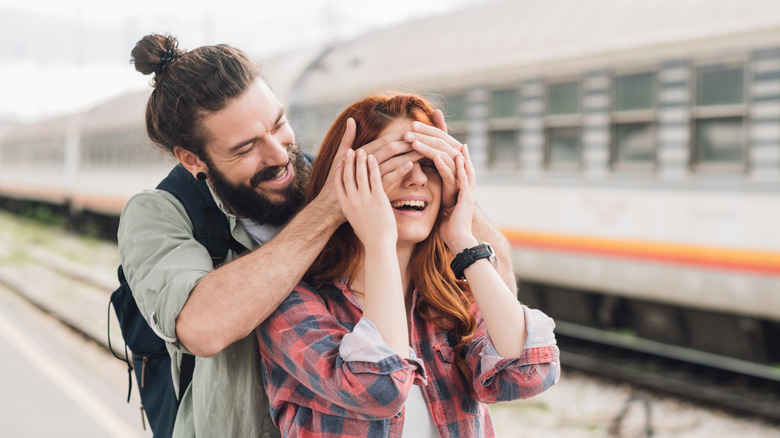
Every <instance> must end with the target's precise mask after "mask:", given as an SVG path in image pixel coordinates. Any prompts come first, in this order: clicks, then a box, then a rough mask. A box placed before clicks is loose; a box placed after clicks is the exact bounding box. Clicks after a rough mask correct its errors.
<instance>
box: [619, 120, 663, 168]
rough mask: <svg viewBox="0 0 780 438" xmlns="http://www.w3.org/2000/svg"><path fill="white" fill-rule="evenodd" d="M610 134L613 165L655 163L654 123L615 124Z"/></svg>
mask: <svg viewBox="0 0 780 438" xmlns="http://www.w3.org/2000/svg"><path fill="white" fill-rule="evenodd" d="M612 133H613V149H612V164H613V165H615V166H622V165H632V164H633V165H642V164H652V163H653V162H655V124H654V123H642V122H640V123H616V124H615V126H614V128H613V132H612Z"/></svg>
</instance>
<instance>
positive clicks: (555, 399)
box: [0, 212, 780, 438]
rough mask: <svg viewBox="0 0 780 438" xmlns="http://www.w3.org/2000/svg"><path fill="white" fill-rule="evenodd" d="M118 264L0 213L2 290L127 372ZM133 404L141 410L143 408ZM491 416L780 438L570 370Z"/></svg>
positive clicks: (5, 382) (604, 428) (519, 426)
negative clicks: (112, 305) (115, 293)
mask: <svg viewBox="0 0 780 438" xmlns="http://www.w3.org/2000/svg"><path fill="white" fill-rule="evenodd" d="M118 262H119V260H118V253H117V249H116V245H115V244H112V243H109V242H105V241H99V240H92V239H87V238H83V237H81V236H75V235H71V234H69V233H67V232H65V231H63V230H62V229H60V228H57V227H53V228H52V227H49V226H43V225H41V224H40V223H34V222H30V221H26V220H20V219H18V218H16V217H13V216H10V215H8V214H6V213H4V212H0V288H2V289H3V290H8V291H13V292H14V293H15V294H16V295H18V296H20V297H23V298H24V300H26V301H27V302H29V303H32V304H33V305H34V306H35V307H37V308H38V309H40V310H43V311H44V312H45V313H48V314H50V315H53V316H54V317H55V318H56V320H58V321H60V322H61V323H63V324H65V325H66V326H68V327H70V329H71V330H73V331H75V332H77V333H80V334H81V335H82V336H83V337H84V338H86V339H89V340H90V342H91V343H92V344H93V345H95V346H96V350H98V351H100V354H101V355H103V357H105V358H109V359H111V360H114V361H116V362H117V363H118V364H121V362H119V361H117V360H115V359H113V358H111V357H110V353H109V352H108V341H107V336H106V333H107V310H108V298H109V294H110V292H111V291H112V290H113V289H114V288H115V287H116V279H115V273H116V267H117V264H118ZM110 321H111V322H110V324H111V330H110V331H111V334H112V344H113V345H114V348H115V350H119V351H120V352H123V348H122V346H123V343H122V340H121V335H120V332H119V328H118V326H117V324H116V321H115V319H114V315H113V312H112V313H111V319H110ZM3 337H4V336H3V335H2V333H0V338H3ZM4 342H5V340H4V339H0V347H2V348H5V347H4V346H5V344H4ZM564 354H565V352H562V356H563V355H564ZM5 356H6V355H5V354H4V357H5ZM115 374H116V375H115V376H114V378H115V379H116V384H117V385H123V384H126V383H127V374H126V373H125V372H124V369H123V367H122V366H118V367H116V372H115ZM15 378H16V377H14V376H10V375H9V373H3V375H2V376H0V387H2V388H6V389H7V390H8V391H10V392H6V390H3V393H4V395H5V397H4V398H6V399H8V398H11V399H15V400H22V399H25V400H36V399H41V398H46V395H47V394H48V391H50V390H51V389H47V387H46V386H41V387H40V388H36V390H35V391H39V392H37V393H36V392H34V391H33V392H32V393H31V392H30V391H25V390H24V388H20V387H19V386H18V385H12V384H11V383H12V382H11V381H10V380H9V379H15ZM30 378H31V379H37V380H44V381H45V380H46V378H45V377H40V376H33V377H30ZM8 394H11V395H10V397H9V395H8ZM117 398H118V399H117V400H116V402H117V403H124V401H125V400H124V398H123V397H122V396H121V395H118V396H117ZM132 403H136V406H135V407H134V408H137V403H138V402H137V400H133V401H131V404H132ZM74 409H75V408H74ZM490 409H491V412H492V414H493V420H494V422H495V424H496V430H497V433H498V436H499V437H563V438H579V437H629V436H630V437H643V436H653V437H686V438H688V437H694V438H695V437H702V438H704V437H708V438H709V437H732V436H739V437H741V438H770V437H780V427H778V426H777V425H774V424H770V423H767V422H765V421H763V420H760V419H757V418H749V417H740V416H735V415H732V414H730V413H727V412H722V411H718V410H713V409H711V408H708V407H703V406H697V405H694V404H691V403H689V402H686V401H681V400H679V399H675V398H671V397H668V396H664V395H659V394H655V393H652V392H649V391H646V390H641V389H637V388H634V387H632V386H630V385H627V384H621V383H616V382H613V381H609V380H603V379H599V378H593V377H590V376H587V375H585V374H583V373H579V372H574V371H572V370H569V369H567V368H566V367H564V369H563V373H562V377H561V380H560V382H559V383H558V385H556V386H554V387H553V388H551V389H550V390H549V391H547V392H545V393H544V394H542V395H540V396H537V397H535V398H532V399H529V400H523V401H517V402H511V403H501V404H497V405H493V406H491V408H490ZM136 412H137V411H136ZM69 418H70V419H72V420H73V421H75V422H77V423H78V422H79V421H82V422H83V424H82V425H81V426H78V424H77V425H76V427H77V428H78V427H80V428H81V429H80V430H81V431H83V432H84V434H82V435H79V436H105V435H103V434H101V433H102V432H100V431H99V430H97V428H96V427H95V425H94V424H93V420H92V419H90V418H87V416H84V415H82V414H81V413H79V412H75V413H73V415H69ZM133 426H135V427H136V428H137V429H138V433H139V435H140V434H141V433H142V430H141V424H140V420H138V419H136V421H135V422H131V423H130V427H133Z"/></svg>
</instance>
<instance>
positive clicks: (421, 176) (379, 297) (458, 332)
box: [258, 95, 560, 437]
mask: <svg viewBox="0 0 780 438" xmlns="http://www.w3.org/2000/svg"><path fill="white" fill-rule="evenodd" d="M432 116H433V109H432V108H431V106H430V105H429V104H428V103H427V102H426V101H425V100H423V99H422V98H420V97H417V96H413V95H389V96H384V95H382V96H371V97H368V98H366V99H363V100H361V101H359V102H357V103H355V104H353V105H351V106H350V107H349V108H347V109H346V110H345V111H344V112H343V113H342V114H341V115H339V117H338V118H337V119H336V121H335V123H334V124H333V126H332V127H331V129H330V131H329V132H328V134H327V135H326V137H325V139H324V142H323V145H322V148H321V150H320V155H319V157H318V159H317V160H316V162H315V165H314V167H313V168H312V174H311V182H310V186H309V191H308V193H307V199H313V198H314V197H315V196H316V195H317V193H319V191H320V190H321V189H322V187H323V185H324V184H326V181H327V182H328V183H333V184H336V190H337V193H338V197H339V202H340V204H341V208H342V210H343V212H344V215H345V216H346V218H347V221H348V223H346V224H344V225H342V226H341V228H339V230H338V231H337V232H336V233H335V234H334V235H333V237H332V238H331V240H330V241H329V242H328V244H327V245H326V247H325V249H323V251H322V253H321V254H320V256H319V257H318V258H317V260H316V261H315V262H314V264H313V265H312V267H311V268H310V270H309V272H308V274H307V276H306V277H305V280H304V281H302V282H301V283H300V284H299V285H298V287H296V288H295V290H294V291H293V292H292V294H291V295H290V296H289V298H287V300H285V302H284V303H282V305H281V306H280V307H279V308H278V309H277V310H276V311H275V312H274V313H273V314H272V315H271V316H270V317H268V318H267V319H266V320H265V322H264V323H263V324H262V325H261V326H260V327H259V328H258V337H259V341H260V350H261V353H262V356H263V377H264V379H265V381H266V391H267V393H268V396H269V399H270V403H271V416H272V418H273V419H274V422H275V423H276V424H277V426H278V427H279V428H280V429H281V431H282V435H283V436H290V437H293V436H354V437H384V436H388V437H389V436H394V437H397V436H402V434H403V435H406V436H411V435H410V434H413V436H425V437H428V436H430V437H436V436H442V437H449V436H461V437H467V436H493V435H494V431H493V425H492V422H491V420H490V415H489V412H488V410H487V407H486V405H485V403H491V402H497V401H506V400H513V399H518V398H525V397H530V396H533V395H536V394H538V393H540V392H542V391H544V390H545V389H547V388H548V387H550V386H552V385H553V384H554V383H555V382H557V380H558V376H559V365H560V363H559V360H558V349H557V347H556V345H555V338H554V335H553V332H552V329H553V327H554V324H553V322H552V320H551V319H550V318H548V317H547V316H545V315H544V314H542V313H541V312H539V311H537V310H531V309H528V308H526V307H524V306H522V305H521V304H520V303H519V302H518V301H517V299H516V298H515V297H514V296H513V294H512V293H511V292H510V291H509V289H508V287H507V286H506V284H505V283H504V282H503V281H502V280H501V278H500V277H499V275H498V273H497V272H496V270H495V269H494V268H493V266H491V264H490V262H489V259H488V258H480V259H478V260H476V261H468V260H466V261H465V262H464V260H465V259H463V256H461V257H459V262H464V263H461V264H460V265H456V269H457V270H458V271H459V272H458V274H459V275H461V276H463V277H465V280H466V281H462V280H461V279H458V278H456V274H455V273H454V272H453V271H452V270H451V269H450V263H451V261H452V260H453V257H454V256H456V255H457V254H458V253H460V252H461V251H463V250H464V248H473V247H476V246H478V244H479V242H477V240H476V239H475V238H474V236H473V235H472V232H471V218H472V215H473V211H474V186H475V175H474V168H473V166H472V164H471V160H470V158H469V153H468V149H467V147H466V146H465V145H464V146H463V147H462V149H461V153H460V154H458V155H457V156H456V157H455V160H454V168H452V167H450V166H448V165H447V164H446V162H445V161H444V160H443V159H442V157H440V156H437V157H436V158H435V160H434V161H431V160H427V159H422V160H419V161H416V162H414V163H411V170H409V171H408V173H407V174H406V175H405V176H404V177H403V178H401V179H400V181H396V182H394V183H393V184H390V185H388V186H387V187H383V184H382V178H381V175H380V171H379V166H378V165H377V161H376V160H375V159H374V158H373V157H372V156H367V155H366V153H365V152H364V151H363V150H361V149H358V150H356V151H353V150H348V151H347V152H346V154H345V155H346V156H345V157H344V158H343V161H342V162H341V164H340V166H339V168H338V171H337V172H336V175H335V176H336V178H335V181H332V182H330V181H329V180H328V170H329V169H330V167H331V163H332V162H333V161H334V160H335V159H338V158H340V157H337V150H338V146H339V140H340V139H341V136H342V134H343V132H344V131H345V129H346V127H347V124H348V123H357V134H356V139H355V141H354V142H353V144H356V145H362V144H366V143H368V142H369V141H371V140H374V139H377V138H380V137H382V138H385V139H391V140H392V139H396V140H400V139H402V138H404V135H405V134H406V133H407V132H408V131H410V129H411V125H412V123H424V124H427V125H433V123H432ZM350 119H351V120H350ZM353 120H354V122H353ZM448 141H449V142H451V143H452V144H453V145H457V142H455V140H454V139H452V138H449V139H448ZM457 146H460V145H457ZM408 166H409V165H408V164H407V167H408ZM331 179H334V178H331ZM480 248H481V249H484V247H480Z"/></svg>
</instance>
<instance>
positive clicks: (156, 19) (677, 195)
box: [0, 0, 780, 436]
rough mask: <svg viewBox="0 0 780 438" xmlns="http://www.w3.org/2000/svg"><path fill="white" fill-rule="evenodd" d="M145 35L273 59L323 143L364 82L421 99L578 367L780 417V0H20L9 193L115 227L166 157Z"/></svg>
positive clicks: (2, 134) (7, 197)
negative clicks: (472, 178)
mask: <svg viewBox="0 0 780 438" xmlns="http://www.w3.org/2000/svg"><path fill="white" fill-rule="evenodd" d="M151 32H156V33H171V34H173V35H175V36H176V37H178V39H179V41H180V44H181V47H182V48H185V49H187V48H189V49H191V48H195V47H198V46H200V45H204V44H215V43H228V44H232V45H235V46H236V47H238V48H241V49H243V50H245V51H246V52H247V53H249V54H250V56H252V57H253V58H255V59H257V61H258V63H259V64H261V65H262V67H263V70H264V72H265V75H266V78H267V80H268V82H269V84H270V85H271V87H272V88H273V90H274V92H275V93H276V94H277V96H278V97H279V98H280V100H281V101H282V102H283V103H284V105H285V106H286V109H287V114H288V116H289V119H290V121H291V124H292V126H293V129H294V130H295V132H296V134H297V137H298V141H299V143H300V144H301V146H302V147H303V148H304V149H305V150H307V151H310V152H316V150H317V147H318V144H319V142H320V140H321V138H322V137H323V135H324V134H325V131H326V130H327V128H328V126H329V125H330V123H331V122H332V121H333V120H334V119H335V117H336V115H337V114H338V113H339V112H340V111H341V110H342V109H343V108H344V107H345V106H346V105H348V104H349V103H350V102H352V101H353V100H355V99H357V98H359V97H361V96H363V95H365V94H367V93H370V92H376V91H386V90H395V91H409V92H416V93H421V94H424V95H426V96H427V97H428V98H429V99H431V100H432V101H433V102H434V103H435V104H436V105H437V106H438V107H439V108H441V109H442V110H443V111H444V113H445V115H446V117H447V121H448V127H449V132H450V134H451V135H453V136H454V137H456V138H457V139H458V140H460V141H462V142H464V143H468V145H469V147H470V150H471V152H472V156H473V158H474V161H475V166H476V167H477V170H478V202H479V204H480V206H481V208H482V210H483V211H484V212H485V214H486V215H487V216H488V218H490V220H491V221H492V222H493V223H495V224H496V225H497V226H498V227H499V228H500V229H501V230H502V231H503V232H504V234H505V235H506V236H507V238H508V239H509V241H510V243H511V244H512V247H513V263H514V267H515V272H516V274H517V276H518V278H519V284H520V287H519V295H518V296H519V299H520V300H521V301H523V302H524V303H527V304H529V305H530V306H532V307H537V308H541V309H543V310H544V311H545V312H547V313H548V314H550V315H551V316H553V317H554V318H555V319H556V323H557V334H558V337H559V342H561V349H562V350H565V354H562V360H564V364H565V365H566V366H568V367H572V368H576V369H581V370H586V372H588V373H595V372H597V371H600V372H601V373H602V374H608V375H612V376H620V377H621V378H623V379H624V380H625V381H631V380H633V381H642V382H644V383H642V384H643V385H650V382H651V381H653V382H655V381H656V380H659V379H660V380H663V379H664V378H667V377H670V376H672V375H674V376H672V377H674V378H675V379H676V380H672V381H671V382H666V383H664V384H659V385H657V386H666V389H665V390H666V391H672V392H675V391H676V392H677V393H685V396H687V397H694V394H697V393H698V396H700V397H701V398H703V399H706V400H707V403H715V404H716V405H717V406H730V409H739V407H740V406H742V411H741V412H743V413H745V412H748V411H749V412H750V413H751V415H752V414H759V415H761V416H763V417H765V418H774V420H773V421H780V410H779V409H780V408H778V406H780V401H779V400H778V399H777V397H778V394H780V388H778V382H780V365H779V364H780V342H777V339H778V337H779V336H780V231H778V226H777V224H780V2H777V1H775V0H652V1H650V0H633V1H630V0H544V1H542V0H504V1H489V0H460V1H444V0H436V1H423V2H420V1H418V2H413V1H410V0H398V1H372V2H360V1H357V0H329V1H315V0H298V1H286V2H278V1H277V2H268V1H247V2H239V1H233V0H225V1H222V2H220V3H219V4H216V5H215V4H214V3H211V2H209V3H206V2H187V3H184V2H150V1H146V0H141V1H134V2H129V3H116V4H112V3H109V2H97V1H95V2H92V1H68V2H40V1H38V2H36V1H28V2H14V3H13V4H12V3H11V2H8V1H2V2H0V37H1V38H0V206H2V207H3V208H4V209H6V210H9V211H12V212H14V213H15V214H21V215H26V216H38V217H41V216H44V217H47V218H48V217H57V218H61V219H62V221H63V222H64V223H66V224H67V226H68V227H69V229H71V230H81V231H88V232H89V233H91V234H93V235H99V236H104V237H106V238H107V239H108V240H109V241H111V239H113V238H115V232H116V226H117V221H118V215H119V212H120V211H121V208H122V206H123V205H124V202H125V201H126V200H127V198H128V197H129V196H131V195H132V194H133V193H136V192H138V191H140V190H143V189H147V188H152V187H154V186H155V185H156V183H157V182H158V181H159V180H160V179H161V178H162V177H163V176H164V175H165V174H166V173H167V171H168V170H169V169H170V167H171V164H172V162H171V160H170V158H169V157H166V156H164V155H163V154H162V153H161V152H159V151H158V150H157V149H156V148H155V147H154V146H153V145H152V144H151V143H150V142H149V140H148V139H147V137H146V133H145V128H144V122H143V113H144V106H145V103H146V100H147V98H148V95H149V93H150V92H151V88H150V87H149V84H148V77H144V76H143V75H141V74H140V73H137V72H136V71H135V70H134V68H133V66H132V65H131V64H129V57H130V55H129V54H130V50H131V49H132V47H133V45H134V44H135V42H136V41H137V40H138V39H140V38H141V37H142V36H143V35H145V34H147V33H151ZM3 260H4V259H0V262H2V261H3ZM6 261H7V260H6ZM0 273H2V272H0ZM109 274H110V275H113V273H109ZM626 357H630V358H633V359H632V360H633V361H634V362H635V363H638V364H640V365H639V368H640V371H641V372H639V375H642V376H644V377H635V372H636V368H637V366H634V367H633V369H634V371H625V370H623V368H620V369H618V368H611V367H610V366H608V365H611V364H612V362H613V360H614V361H615V363H618V362H620V361H621V360H622V358H626ZM618 358H621V359H618ZM700 367H701V368H700ZM670 369H671V370H675V371H674V372H671V371H669V370H670ZM679 370H689V371H688V374H683V375H680V376H677V375H675V373H676V372H677V371H679ZM705 370H706V371H705ZM641 373H645V374H641ZM704 375H706V376H710V377H711V379H710V380H705V381H698V380H696V379H698V378H699V377H701V376H704ZM718 382H721V383H718ZM722 382H726V383H725V384H723V383H722ZM686 385H687V386H686ZM719 385H721V386H719ZM723 385H725V386H723ZM651 386H652V385H651ZM674 388H678V389H677V390H675V389H674ZM679 388H687V389H679ZM701 388H708V391H702V390H701ZM709 390H711V391H714V392H711V391H709ZM775 431H776V430H775ZM691 436H693V435H691ZM702 436H713V435H702ZM756 436H759V435H756ZM767 436H769V435H767Z"/></svg>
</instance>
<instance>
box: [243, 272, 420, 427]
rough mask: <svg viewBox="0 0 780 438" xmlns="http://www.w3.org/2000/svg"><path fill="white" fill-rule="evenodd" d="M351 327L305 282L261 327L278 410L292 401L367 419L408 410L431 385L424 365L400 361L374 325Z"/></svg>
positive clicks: (265, 369)
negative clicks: (413, 394)
mask: <svg viewBox="0 0 780 438" xmlns="http://www.w3.org/2000/svg"><path fill="white" fill-rule="evenodd" d="M349 325H350V324H349V322H341V321H338V320H337V319H336V317H334V316H333V314H331V312H330V311H329V309H328V308H327V306H326V305H325V301H324V300H323V298H322V297H321V296H320V295H319V294H317V293H316V292H314V291H313V290H311V289H310V288H309V286H308V285H306V284H305V283H301V284H300V285H299V286H298V287H296V288H295V290H294V291H293V292H292V293H291V294H290V296H289V297H288V298H287V299H286V300H285V301H284V302H283V303H282V304H281V305H280V306H279V308H278V309H277V310H276V311H275V312H274V313H273V314H272V315H271V316H269V317H268V318H267V319H266V320H265V321H264V322H263V324H262V325H261V326H260V327H258V329H257V334H258V339H259V342H260V351H261V354H262V356H263V378H264V380H265V384H266V391H267V392H268V396H269V399H270V401H271V405H272V409H273V408H278V407H279V406H280V405H281V404H282V403H284V402H289V403H294V404H298V405H301V406H306V407H309V408H311V409H314V410H318V411H321V412H325V413H327V414H331V415H340V416H343V417H351V418H362V419H381V418H389V417H392V416H394V415H396V414H397V413H398V412H400V411H401V408H402V407H403V405H404V403H405V402H406V397H407V395H408V393H409V389H410V388H411V385H412V384H413V383H414V382H415V379H418V378H424V377H423V374H422V373H423V371H422V370H423V366H422V361H420V360H419V359H416V358H414V357H412V358H411V359H403V358H401V357H400V356H398V355H397V354H395V352H394V351H393V350H392V349H391V348H390V347H389V346H388V345H387V344H386V343H385V342H384V340H383V339H382V337H381V335H380V334H379V332H378V330H377V329H376V327H375V326H374V324H373V323H372V322H371V321H370V320H369V319H367V318H360V320H359V321H358V322H357V324H354V327H352V329H351V330H349V329H348V328H347V327H348V326H349ZM410 351H411V350H410ZM412 354H413V353H412Z"/></svg>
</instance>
